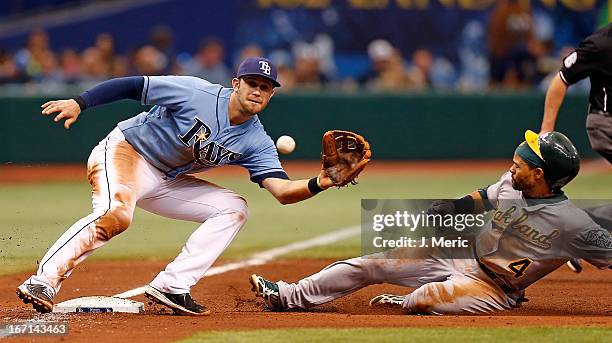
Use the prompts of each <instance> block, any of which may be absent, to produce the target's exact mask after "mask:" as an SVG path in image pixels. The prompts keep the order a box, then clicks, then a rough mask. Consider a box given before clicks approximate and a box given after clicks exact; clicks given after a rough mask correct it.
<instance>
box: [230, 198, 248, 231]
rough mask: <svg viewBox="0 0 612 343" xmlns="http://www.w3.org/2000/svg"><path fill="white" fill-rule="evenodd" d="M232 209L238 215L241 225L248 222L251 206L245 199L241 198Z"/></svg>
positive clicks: (237, 218)
mask: <svg viewBox="0 0 612 343" xmlns="http://www.w3.org/2000/svg"><path fill="white" fill-rule="evenodd" d="M232 211H233V212H234V215H235V216H236V221H238V222H240V224H241V226H242V225H244V223H246V221H247V219H248V218H249V207H248V206H247V203H246V201H245V200H244V199H242V198H239V199H237V200H236V201H235V203H234V204H233V206H232Z"/></svg>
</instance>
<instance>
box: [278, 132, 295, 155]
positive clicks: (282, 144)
mask: <svg viewBox="0 0 612 343" xmlns="http://www.w3.org/2000/svg"><path fill="white" fill-rule="evenodd" d="M276 149H278V152H280V153H281V154H290V153H292V152H293V150H294V149H295V141H294V140H293V138H291V137H290V136H280V137H278V139H277V140H276Z"/></svg>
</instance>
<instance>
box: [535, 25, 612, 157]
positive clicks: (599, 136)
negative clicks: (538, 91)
mask: <svg viewBox="0 0 612 343" xmlns="http://www.w3.org/2000/svg"><path fill="white" fill-rule="evenodd" d="M586 77H589V78H590V80H591V92H590V94H589V108H588V115H587V120H586V127H587V133H588V135H589V141H590V142H591V147H593V150H595V151H597V152H598V153H599V154H600V155H602V156H603V157H605V158H606V159H607V160H608V162H610V163H612V24H608V25H606V26H605V27H603V28H602V29H601V30H599V31H597V32H595V33H594V34H592V35H590V36H589V37H587V38H585V39H584V40H583V41H582V42H580V45H579V46H578V49H576V50H574V51H572V53H570V54H569V55H567V56H566V57H565V58H564V59H563V66H562V67H561V70H560V71H559V73H558V74H557V75H556V76H555V78H554V79H553V81H552V82H551V84H550V86H549V87H548V91H547V93H546V102H545V105H544V118H543V119H542V127H541V129H540V133H544V132H549V131H554V128H555V122H556V121H557V114H558V113H559V108H560V107H561V104H562V103H563V99H564V98H565V93H566V91H567V88H568V87H569V86H571V85H573V84H574V83H576V82H578V81H580V80H582V79H584V78H586Z"/></svg>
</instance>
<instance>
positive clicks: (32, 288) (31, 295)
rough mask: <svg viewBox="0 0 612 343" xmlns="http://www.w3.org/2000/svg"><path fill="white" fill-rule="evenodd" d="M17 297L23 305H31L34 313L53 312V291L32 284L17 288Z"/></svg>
mask: <svg viewBox="0 0 612 343" xmlns="http://www.w3.org/2000/svg"><path fill="white" fill-rule="evenodd" d="M17 296H18V297H19V299H21V301H23V302H24V304H32V306H33V307H34V309H35V310H36V312H40V313H49V312H51V311H53V297H54V296H55V291H54V290H53V289H52V288H50V287H47V286H44V285H37V284H33V283H29V284H22V285H21V286H19V287H17Z"/></svg>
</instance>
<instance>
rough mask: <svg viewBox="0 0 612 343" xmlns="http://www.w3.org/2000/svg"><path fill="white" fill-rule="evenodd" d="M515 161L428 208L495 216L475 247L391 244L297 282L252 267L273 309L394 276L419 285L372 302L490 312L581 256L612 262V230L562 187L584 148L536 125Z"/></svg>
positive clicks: (254, 281) (514, 302)
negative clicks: (480, 184)
mask: <svg viewBox="0 0 612 343" xmlns="http://www.w3.org/2000/svg"><path fill="white" fill-rule="evenodd" d="M525 138H526V141H525V142H523V143H522V144H520V145H519V146H518V148H517V149H516V152H515V155H514V157H513V159H512V162H513V164H512V167H511V168H510V170H509V171H508V172H506V173H504V174H503V175H502V176H501V178H500V179H499V181H498V182H496V183H495V184H493V185H490V186H487V187H484V188H482V189H480V190H477V191H474V192H472V193H470V194H469V195H467V196H465V197H463V198H461V199H458V200H454V201H436V202H434V203H433V204H432V206H431V208H430V209H429V210H428V213H431V214H434V215H449V214H450V215H455V214H459V215H465V214H469V213H481V212H483V211H485V210H492V211H493V216H492V218H491V220H489V221H488V222H487V223H486V225H485V226H484V227H483V228H482V230H481V231H480V232H479V234H478V236H477V237H476V239H475V242H474V245H473V246H470V247H469V248H471V249H467V250H458V249H450V248H447V249H444V248H436V247H433V246H431V245H422V246H419V247H407V248H398V249H394V250H389V251H386V252H381V253H377V254H373V255H369V256H364V257H357V258H351V259H348V260H345V261H339V262H335V263H332V264H331V265H329V266H327V267H326V268H324V269H323V270H321V271H320V272H318V273H316V274H313V275H311V276H308V277H306V278H304V279H301V280H299V281H298V282H296V283H287V282H283V281H278V282H272V281H269V280H266V279H265V278H263V277H262V276H259V275H252V276H251V278H250V283H251V285H252V287H253V291H254V292H255V294H256V296H258V297H262V298H264V300H265V304H266V307H267V308H268V309H269V310H273V311H283V310H290V309H309V308H312V307H314V306H317V305H320V304H323V303H326V302H329V301H332V300H334V299H336V298H339V297H342V296H345V295H348V294H350V293H352V292H355V291H357V290H359V289H361V288H363V287H366V286H369V285H373V284H378V283H384V282H387V283H392V284H396V285H401V286H407V287H412V288H415V290H414V291H413V292H411V293H410V294H408V295H390V294H382V295H379V296H376V297H374V298H373V299H372V300H371V301H370V305H379V304H391V305H396V306H400V307H402V308H404V309H405V310H407V311H408V312H410V313H426V314H446V313H487V312H492V311H497V310H505V309H510V308H514V307H518V306H520V304H521V302H522V301H523V300H524V291H525V289H526V288H527V287H528V286H530V285H531V284H533V283H534V282H536V281H538V280H540V279H541V278H543V277H544V276H546V275H548V274H549V273H551V272H553V271H554V270H555V269H557V268H559V267H560V266H562V265H563V264H564V263H566V262H567V260H568V259H569V258H571V257H582V258H584V259H585V260H586V261H588V262H589V263H591V264H593V265H595V266H596V267H599V268H602V269H603V268H609V267H610V266H611V264H612V236H611V235H610V233H609V232H608V230H606V229H603V228H601V227H600V226H599V225H597V224H596V223H595V222H594V221H593V220H592V219H591V218H590V217H589V216H588V215H587V214H586V213H585V212H584V211H583V210H581V209H579V208H578V207H576V206H575V205H574V204H573V203H572V202H571V201H570V200H569V199H568V198H567V196H566V195H565V194H564V193H563V191H562V190H561V187H563V186H564V185H566V184H567V183H569V182H570V181H571V180H572V179H573V178H574V177H575V176H576V175H577V174H578V170H579V166H580V158H579V156H578V152H577V151H576V148H575V147H574V145H573V144H572V142H571V141H570V140H569V139H568V138H567V137H565V136H564V135H563V134H561V133H559V132H549V133H547V134H545V135H543V136H541V137H538V135H537V134H536V133H535V132H533V131H527V133H526V134H525Z"/></svg>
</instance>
